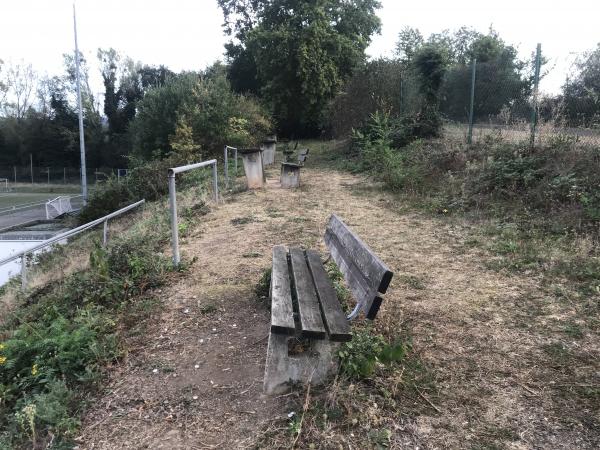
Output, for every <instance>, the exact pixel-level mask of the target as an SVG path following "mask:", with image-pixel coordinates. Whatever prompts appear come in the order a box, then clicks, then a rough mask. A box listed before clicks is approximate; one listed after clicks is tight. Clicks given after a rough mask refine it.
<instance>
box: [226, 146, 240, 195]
mask: <svg viewBox="0 0 600 450" xmlns="http://www.w3.org/2000/svg"><path fill="white" fill-rule="evenodd" d="M229 150H234V151H235V153H234V155H235V156H234V161H235V169H234V170H235V171H234V174H235V176H237V169H238V149H237V148H235V147H231V146H229V145H226V146H225V148H224V150H223V159H224V160H225V185H226V186H227V187H229Z"/></svg>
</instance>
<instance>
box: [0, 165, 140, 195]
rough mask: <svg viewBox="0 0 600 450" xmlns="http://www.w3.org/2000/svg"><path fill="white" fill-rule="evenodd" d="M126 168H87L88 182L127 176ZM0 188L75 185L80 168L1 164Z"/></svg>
mask: <svg viewBox="0 0 600 450" xmlns="http://www.w3.org/2000/svg"><path fill="white" fill-rule="evenodd" d="M127 173H128V170H127V169H114V168H110V167H97V168H87V170H86V175H87V182H88V184H96V183H102V182H104V181H106V180H108V179H109V178H110V177H115V178H118V179H121V178H124V177H125V176H127ZM2 179H5V180H7V182H6V183H5V182H2V183H0V190H2V189H5V188H6V187H8V188H14V186H15V185H23V184H36V185H77V184H80V183H81V169H79V168H76V167H56V166H55V167H36V166H33V167H32V166H26V167H22V166H3V167H0V180H2Z"/></svg>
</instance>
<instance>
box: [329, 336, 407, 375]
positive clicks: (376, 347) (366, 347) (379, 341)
mask: <svg viewBox="0 0 600 450" xmlns="http://www.w3.org/2000/svg"><path fill="white" fill-rule="evenodd" d="M405 355H406V346H405V345H404V344H403V343H401V342H398V343H394V344H388V343H386V341H385V339H384V337H383V336H381V335H375V334H371V332H370V331H369V330H368V329H364V330H359V331H356V332H354V333H353V336H352V340H351V341H350V342H346V343H344V345H342V347H341V348H340V350H339V351H338V356H339V358H340V371H341V372H342V373H343V374H345V375H346V376H348V377H349V378H353V379H362V378H368V377H370V376H371V375H372V374H373V373H374V371H375V369H376V366H377V364H380V365H382V366H389V365H391V364H393V363H396V362H400V361H402V359H403V358H404V356H405Z"/></svg>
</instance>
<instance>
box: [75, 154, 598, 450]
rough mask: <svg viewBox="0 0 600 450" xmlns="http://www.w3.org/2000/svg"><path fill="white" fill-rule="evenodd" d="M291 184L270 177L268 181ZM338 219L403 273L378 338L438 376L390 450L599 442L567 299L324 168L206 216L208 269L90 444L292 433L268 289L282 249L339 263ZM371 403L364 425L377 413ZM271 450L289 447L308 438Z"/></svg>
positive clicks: (167, 309)
mask: <svg viewBox="0 0 600 450" xmlns="http://www.w3.org/2000/svg"><path fill="white" fill-rule="evenodd" d="M277 175H278V173H277V170H276V169H275V168H274V169H271V170H270V171H269V173H268V177H269V180H275V179H276V178H277ZM333 212H335V213H336V214H338V215H340V216H341V217H342V218H343V219H344V220H345V221H346V223H348V225H349V226H350V227H352V228H353V230H355V231H356V233H357V234H358V235H360V236H361V237H362V238H363V239H364V240H365V241H366V242H367V243H368V244H369V245H370V246H371V247H372V248H373V250H374V251H375V252H376V253H377V254H378V255H379V256H380V257H381V259H382V260H383V261H385V262H386V263H387V264H388V265H389V266H390V267H391V268H392V270H393V271H394V272H395V278H394V280H393V281H392V285H391V287H390V290H389V291H388V294H387V295H386V299H385V301H384V303H383V306H382V309H381V312H380V315H379V317H378V319H377V321H376V326H377V328H378V330H379V331H381V332H383V333H384V334H386V335H388V336H390V335H393V334H394V333H395V332H396V331H397V330H399V329H400V328H406V327H407V326H408V327H409V328H410V329H411V334H412V338H413V348H414V353H415V355H416V356H418V358H420V359H421V360H422V361H423V364H425V365H426V366H427V367H428V368H429V370H431V372H432V374H433V377H434V379H435V389H433V390H427V391H421V393H422V394H423V395H422V397H418V399H419V400H418V401H419V402H420V403H421V405H420V407H421V409H420V410H419V413H418V414H416V413H414V411H415V409H414V405H412V404H411V405H403V404H402V401H399V404H398V407H397V410H396V411H395V412H390V410H388V411H387V412H385V414H383V415H386V417H384V418H383V419H382V424H380V425H381V426H385V427H387V428H388V429H390V430H391V431H392V434H391V437H390V438H389V447H390V448H432V449H433V448H512V449H529V448H564V449H574V448H598V447H599V446H600V415H599V408H598V402H600V395H599V392H600V391H599V389H600V387H599V386H600V366H599V364H598V356H599V353H600V350H599V349H600V346H599V339H598V335H597V334H595V333H591V332H589V333H587V332H586V333H584V335H583V336H579V337H578V338H577V339H573V338H571V337H570V336H569V335H568V334H565V333H564V324H565V323H567V322H568V321H573V320H575V321H576V320H578V318H577V317H576V316H575V312H574V311H575V308H573V307H572V305H570V304H569V302H568V301H565V300H561V299H558V298H556V297H553V296H551V295H548V293H547V290H546V289H544V286H542V285H541V279H540V278H538V277H537V276H536V275H535V274H523V275H514V274H513V275H511V274H507V273H500V272H497V271H493V270H489V269H487V268H486V267H485V265H484V261H485V260H486V258H488V255H486V254H484V252H483V250H480V249H477V248H471V247H469V246H467V245H465V241H466V240H467V239H468V236H469V235H470V232H471V229H470V227H471V225H469V224H467V223H461V222H459V221H456V220H448V219H446V218H444V217H440V218H439V219H438V218H432V217H429V216H425V215H422V214H419V213H415V212H411V211H410V210H408V209H406V208H404V205H402V204H401V203H399V201H398V200H397V199H395V198H394V197H393V196H392V195H390V194H387V193H384V192H382V190H381V189H380V188H379V186H377V185H374V184H373V183H371V182H369V181H367V180H365V179H363V178H361V177H357V176H353V175H350V174H346V173H340V172H336V171H333V170H328V169H324V168H320V167H311V166H310V164H309V166H308V167H307V168H304V169H302V188H301V189H298V190H283V189H281V188H280V187H278V185H277V183H276V182H274V181H270V182H269V184H268V186H267V187H266V188H265V189H262V190H257V191H246V192H241V193H238V194H232V195H229V196H226V198H225V201H224V203H223V204H221V205H220V206H218V207H216V208H213V210H212V211H211V212H210V213H208V214H207V215H205V216H202V217H199V218H198V220H197V221H196V223H195V224H194V226H193V227H192V229H191V230H190V231H189V232H188V235H187V237H186V238H185V239H184V240H183V241H182V251H183V254H184V256H185V257H186V258H187V259H188V260H191V259H192V258H193V259H195V262H194V263H193V264H191V266H190V267H189V272H188V273H187V274H186V276H185V277H183V278H182V279H180V280H179V281H178V282H177V283H176V284H175V285H172V286H169V287H167V288H164V289H163V290H162V291H161V292H158V293H157V294H158V295H159V297H160V298H161V300H162V304H163V307H162V309H161V310H160V313H159V314H157V315H155V317H152V318H151V319H150V320H149V325H148V327H147V328H146V330H147V331H146V332H145V333H144V335H141V336H131V337H130V339H129V342H127V343H126V348H127V351H128V353H127V354H126V355H125V357H124V358H123V359H122V360H121V361H120V362H118V363H116V364H115V366H114V367H112V368H110V370H109V373H110V377H109V378H110V379H109V382H108V384H106V385H105V386H106V387H105V389H104V390H103V391H102V392H101V393H100V394H99V396H98V398H97V399H95V400H94V401H93V403H92V405H91V407H90V409H89V411H88V413H87V414H86V416H85V419H84V426H83V428H82V431H81V436H80V438H79V442H80V448H86V449H87V448H89V449H91V448H93V449H115V448H130V449H145V448H152V449H208V448H219V449H237V448H253V447H256V446H261V445H265V444H259V443H261V442H265V441H264V440H261V433H263V431H264V430H265V429H267V428H269V427H270V429H271V431H273V430H274V428H273V427H275V432H278V433H280V435H281V436H284V437H285V436H289V433H288V432H287V430H285V426H284V425H282V426H280V428H279V429H277V427H278V426H279V425H273V424H282V423H283V424H285V421H284V419H285V417H286V415H287V413H288V412H289V408H290V406H289V403H288V401H289V400H290V397H277V398H272V397H267V396H264V395H263V394H262V376H263V370H264V358H265V354H266V345H267V333H268V327H269V312H268V310H267V308H266V306H265V305H264V304H263V303H261V301H260V300H259V299H257V297H256V294H255V293H254V288H255V286H256V284H257V283H258V281H259V279H260V277H261V275H262V273H263V271H264V269H266V268H268V267H269V266H270V261H271V249H272V246H273V245H275V244H288V245H300V246H305V247H312V248H318V249H320V250H321V252H322V253H325V248H324V244H323V241H322V236H323V233H324V227H325V223H326V220H327V218H328V216H329V215H330V214H331V213H333ZM398 377H399V378H401V377H402V374H398ZM390 389H391V388H390ZM594 389H595V390H594ZM298 395H299V396H300V397H302V396H303V394H302V392H300V393H299V394H298ZM400 396H401V392H400ZM400 400H401V399H400ZM426 400H427V401H426ZM364 406H365V411H364V417H367V416H368V415H369V414H368V411H367V407H368V408H369V409H370V408H377V407H378V406H377V405H375V406H373V405H371V404H368V403H365V404H364ZM380 415H381V414H380ZM356 426H357V429H358V428H360V427H365V426H366V427H369V426H374V425H373V424H366V423H364V421H363V419H361V420H359V421H358V424H357V425H356ZM327 433H328V434H323V435H322V437H323V439H324V440H321V441H314V442H311V443H312V444H313V446H314V447H312V448H367V447H373V448H376V447H377V446H376V445H375V444H373V445H369V444H368V443H359V442H357V441H354V440H353V439H352V437H351V436H350V434H349V433H346V435H345V436H341V435H340V433H341V431H340V429H339V428H337V429H329V430H328V432H327ZM272 442H279V443H278V444H277V445H278V446H282V447H286V446H287V447H290V446H291V444H292V442H293V438H290V439H288V440H287V443H285V442H286V441H285V439H283V440H281V439H280V440H275V441H272ZM298 447H308V444H307V442H306V441H305V440H303V439H301V440H299V442H298Z"/></svg>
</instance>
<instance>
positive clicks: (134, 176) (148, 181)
mask: <svg viewBox="0 0 600 450" xmlns="http://www.w3.org/2000/svg"><path fill="white" fill-rule="evenodd" d="M186 162H187V161H186V160H185V159H183V157H182V156H180V155H178V154H173V155H171V156H169V157H168V158H165V159H162V160H154V161H150V162H146V163H141V164H140V165H139V166H137V167H135V168H133V169H131V170H130V172H129V175H128V176H127V178H124V179H121V180H120V181H118V180H117V179H116V178H115V177H112V178H110V179H109V180H108V181H107V182H106V183H103V184H102V185H100V186H98V187H96V189H94V191H93V192H92V194H91V195H90V198H89V200H88V203H87V205H86V206H85V207H84V208H83V209H82V211H81V213H80V214H79V216H78V219H79V222H80V223H87V222H90V221H92V220H95V219H98V218H100V217H103V216H105V215H107V214H110V213H111V212H113V211H116V210H118V209H120V208H123V207H125V206H127V205H129V204H131V203H134V202H137V201H139V200H142V199H146V201H153V200H158V199H159V198H160V197H162V196H165V195H167V193H168V191H169V189H168V183H167V170H168V169H169V168H171V167H177V166H180V165H182V164H185V163H186Z"/></svg>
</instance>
